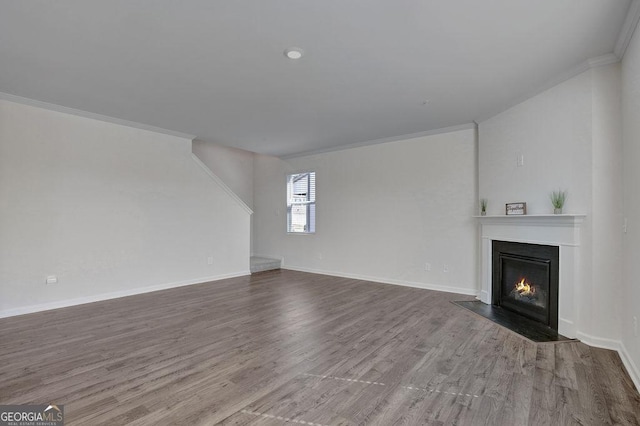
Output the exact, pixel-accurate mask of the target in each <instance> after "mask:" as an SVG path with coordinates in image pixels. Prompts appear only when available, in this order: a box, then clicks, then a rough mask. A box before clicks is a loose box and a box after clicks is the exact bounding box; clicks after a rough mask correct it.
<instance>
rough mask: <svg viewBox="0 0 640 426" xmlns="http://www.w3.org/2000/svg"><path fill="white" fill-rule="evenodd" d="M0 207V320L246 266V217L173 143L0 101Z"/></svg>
mask: <svg viewBox="0 0 640 426" xmlns="http://www.w3.org/2000/svg"><path fill="white" fill-rule="evenodd" d="M0 212H1V213H0V241H1V245H0V315H11V314H16V313H21V312H27V311H30V310H38V309H43V308H50V307H56V306H63V305H66V304H73V303H78V302H82V301H88V300H97V299H101V298H107V297H113V296H117V295H123V294H132V293H136V292H142V291H145V290H148V289H150V288H160V287H164V286H173V285H178V284H185V283H190V282H197V281H206V280H210V279H215V278H219V277H223V276H231V275H238V274H243V273H247V272H248V269H249V215H248V214H247V213H246V211H245V210H243V209H242V207H240V206H239V205H238V204H236V203H235V202H234V201H233V200H232V199H231V198H230V197H229V195H228V194H227V193H226V192H224V191H223V190H222V189H221V188H220V187H218V186H217V185H215V184H214V183H213V182H212V181H211V180H210V178H209V177H208V176H207V175H206V174H205V173H204V171H202V170H201V169H200V168H199V167H198V166H197V165H196V163H195V162H194V161H193V159H192V158H191V141H190V140H187V139H182V138H178V137H175V136H168V135H163V134H159V133H153V132H149V131H145V130H139V129H133V128H129V127H125V126H120V125H116V124H111V123H106V122H101V121H97V120H92V119H88V118H82V117H77V116H73V115H68V114H63V113H59V112H53V111H48V110H44V109H40V108H35V107H31V106H25V105H20V104H16V103H12V102H7V101H1V100H0ZM209 256H212V257H213V258H214V262H213V265H208V264H207V257H209ZM48 275H57V277H58V280H59V282H58V283H57V284H55V285H45V277H46V276H48Z"/></svg>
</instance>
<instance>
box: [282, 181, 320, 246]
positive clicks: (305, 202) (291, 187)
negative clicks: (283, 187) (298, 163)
mask: <svg viewBox="0 0 640 426" xmlns="http://www.w3.org/2000/svg"><path fill="white" fill-rule="evenodd" d="M287 232H292V233H303V234H304V233H306V234H311V233H314V232H316V172H304V173H295V174H291V175H287Z"/></svg>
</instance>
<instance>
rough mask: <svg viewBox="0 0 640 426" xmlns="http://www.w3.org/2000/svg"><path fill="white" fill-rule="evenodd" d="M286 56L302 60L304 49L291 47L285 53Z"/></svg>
mask: <svg viewBox="0 0 640 426" xmlns="http://www.w3.org/2000/svg"><path fill="white" fill-rule="evenodd" d="M284 56H286V57H287V58H289V59H300V58H302V49H300V48H298V47H290V48H288V49H286V50H285V51H284Z"/></svg>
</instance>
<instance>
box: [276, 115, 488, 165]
mask: <svg viewBox="0 0 640 426" xmlns="http://www.w3.org/2000/svg"><path fill="white" fill-rule="evenodd" d="M476 126H477V124H476V123H475V122H471V123H465V124H460V125H457V126H449V127H442V128H440V129H433V130H427V131H424V132H418V133H410V134H404V135H397V136H389V137H387V138H380V139H373V140H368V141H362V142H356V143H352V144H349V145H339V146H332V147H330V148H322V149H317V150H312V151H305V152H300V153H296V154H290V155H282V156H279V158H280V159H282V160H288V159H291V158H298V157H308V156H310V155H316V154H325V153H327V152H334V151H344V150H345V149H352V148H360V147H363V146H369V145H378V144H381V143H387V142H397V141H401V140H406V139H415V138H422V137H425V136H433V135H439V134H441V133H451V132H457V131H459V130H469V129H475V128H476Z"/></svg>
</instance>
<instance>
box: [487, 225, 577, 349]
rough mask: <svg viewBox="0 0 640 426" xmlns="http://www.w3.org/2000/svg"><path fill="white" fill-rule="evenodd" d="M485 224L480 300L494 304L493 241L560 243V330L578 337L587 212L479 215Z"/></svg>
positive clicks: (561, 332) (567, 334)
mask: <svg viewBox="0 0 640 426" xmlns="http://www.w3.org/2000/svg"><path fill="white" fill-rule="evenodd" d="M475 217H476V218H477V219H478V221H479V222H480V225H481V238H482V240H481V241H482V248H481V252H482V261H481V274H482V275H481V280H480V282H481V284H482V288H481V289H480V300H481V301H483V302H484V303H487V304H491V300H492V299H491V297H492V294H491V291H492V286H491V280H492V277H491V266H492V259H491V251H492V250H491V248H492V247H491V246H492V241H494V240H498V241H513V242H521V243H530V244H543V245H550V246H557V247H559V252H560V271H559V272H560V277H559V289H558V332H559V333H560V334H562V335H564V336H567V337H571V338H575V337H576V330H577V324H576V322H577V309H576V298H575V297H574V296H575V295H576V294H577V292H578V290H579V288H578V287H579V282H580V280H579V274H580V271H579V265H580V250H579V246H580V225H581V224H582V222H583V221H584V219H585V218H586V215H584V214H561V215H511V216H475Z"/></svg>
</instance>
